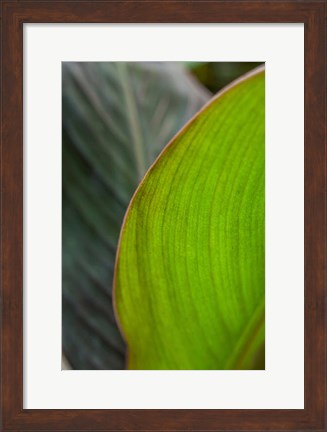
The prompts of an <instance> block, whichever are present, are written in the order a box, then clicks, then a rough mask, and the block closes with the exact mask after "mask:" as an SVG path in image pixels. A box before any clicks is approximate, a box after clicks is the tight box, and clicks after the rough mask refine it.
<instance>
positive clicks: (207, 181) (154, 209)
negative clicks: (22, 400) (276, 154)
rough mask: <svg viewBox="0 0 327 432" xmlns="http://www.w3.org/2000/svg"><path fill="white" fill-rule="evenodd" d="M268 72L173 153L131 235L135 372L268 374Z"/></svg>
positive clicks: (130, 326) (130, 223)
mask: <svg viewBox="0 0 327 432" xmlns="http://www.w3.org/2000/svg"><path fill="white" fill-rule="evenodd" d="M264 134H265V74H264V69H263V68H261V69H259V70H257V71H256V72H254V73H252V74H251V75H248V76H246V77H244V78H243V79H242V80H240V81H238V82H236V83H234V85H232V86H231V87H229V88H228V89H227V90H225V91H223V92H222V93H221V94H220V95H218V96H217V97H215V98H214V99H213V100H212V101H211V102H210V104H208V105H207V106H206V107H205V109H204V110H202V111H201V112H200V113H199V114H197V115H196V117H195V118H194V119H193V120H192V122H191V123H190V124H188V125H187V126H186V127H185V128H184V129H183V130H182V131H181V132H180V133H179V134H178V135H177V137H175V138H174V140H173V141H172V142H171V143H170V145H169V146H168V147H167V148H166V149H165V150H164V152H163V153H162V154H161V156H160V157H159V158H158V160H157V161H156V163H155V164H154V165H153V166H152V167H151V169H150V170H149V171H148V172H147V174H146V176H145V178H144V180H143V182H142V183H141V185H140V186H139V188H138V190H137V193H136V194H135V195H134V197H133V199H132V201H131V204H130V207H129V210H128V213H127V217H126V220H125V224H124V226H123V229H122V233H121V241H120V246H119V250H118V260H117V269H116V275H115V276H116V279H115V284H116V286H115V302H116V308H117V312H118V317H119V322H120V325H121V328H122V332H123V334H124V337H125V339H126V342H127V345H128V367H129V368H130V369H263V368H264V351H265V350H264V335H265V330H264V312H265V308H264V303H265V296H264V294H265V288H264V277H265V274H264V267H265V266H264V208H265V206H264V201H265V197H264V160H265V150H264V147H265V146H264Z"/></svg>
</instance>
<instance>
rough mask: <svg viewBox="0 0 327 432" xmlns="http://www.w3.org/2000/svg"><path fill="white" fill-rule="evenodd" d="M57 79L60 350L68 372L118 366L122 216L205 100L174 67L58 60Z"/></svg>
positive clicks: (197, 87)
mask: <svg viewBox="0 0 327 432" xmlns="http://www.w3.org/2000/svg"><path fill="white" fill-rule="evenodd" d="M62 73H63V94H62V97H63V116H62V118H63V176H62V178H63V238H62V244H63V248H62V250H63V258H62V260H63V275H62V282H63V312H62V317H63V327H62V328H63V335H62V336H63V351H64V353H65V355H66V357H67V360H68V361H69V363H70V365H71V367H72V368H73V369H122V368H124V365H125V344H124V342H123V340H122V338H121V335H120V333H119V330H118V328H117V323H116V320H115V317H114V314H113V309H112V297H111V288H112V277H113V268H114V260H115V253H116V245H117V241H118V236H119V231H120V227H121V223H122V220H123V216H124V213H125V211H126V208H127V205H128V203H129V200H130V198H131V196H132V194H133V192H134V191H135V189H136V187H137V185H138V183H139V181H140V179H141V178H142V176H143V174H144V173H145V171H146V169H147V168H148V167H149V165H150V164H151V163H152V162H153V160H154V159H155V157H156V156H157V155H158V153H159V152H160V151H161V149H162V148H163V146H164V145H166V143H167V142H168V141H169V140H170V139H171V137H172V136H173V135H174V134H175V133H176V132H177V131H178V130H179V129H180V128H181V127H182V126H183V125H184V124H185V122H186V121H187V120H188V119H189V118H190V117H191V116H192V115H193V114H194V113H195V112H196V111H197V110H198V109H199V108H200V107H201V106H202V105H203V104H204V102H206V101H207V99H208V98H209V93H208V92H207V91H206V90H204V89H203V87H201V86H200V85H198V84H197V83H196V82H195V81H194V80H193V78H192V77H191V76H190V75H189V74H188V73H187V71H186V70H185V69H184V68H183V67H182V66H181V65H179V64H175V63H164V64H161V63H63V68H62Z"/></svg>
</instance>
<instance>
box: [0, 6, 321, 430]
mask: <svg viewBox="0 0 327 432" xmlns="http://www.w3.org/2000/svg"><path fill="white" fill-rule="evenodd" d="M325 20H326V3H325V1H324V0H322V1H315V0H307V1H286V2H284V1H265V0H262V1H247V2H244V1H237V0H236V1H161V2H158V1H143V2H136V1H99V2H98V1H65V2H62V1H52V2H51V1H50V2H49V1H3V2H2V29H1V31H2V33H1V36H2V37H1V56H2V59H1V60H2V70H1V73H2V80H1V84H2V89H1V90H2V91H1V98H2V105H1V106H2V112H1V116H2V117H1V126H2V134H1V138H2V142H1V150H2V152H1V199H2V205H1V259H2V267H1V294H2V302H1V306H2V311H1V312H2V313H1V326H2V331H1V409H2V417H1V421H2V428H1V429H2V430H3V431H14V430H20V431H23V430H30V431H31V430H34V431H40V430H44V431H45V430H52V431H60V430H80V431H82V430H92V431H96V430H102V431H104V430H108V431H109V430H165V431H169V430H175V431H181V430H207V431H210V430H212V431H213V430H221V431H224V430H229V431H232V430H235V431H242V430H243V431H244V430H247V431H249V430H253V431H254V430H258V431H259V430H260V431H262V430H270V431H273V430H284V431H291V430H292V431H299V430H301V431H309V430H312V431H313V430H315V431H325V430H326V426H327V425H326V417H325V406H326V386H325V382H326V352H325V344H326V325H325V324H326V321H325V298H326V297H325V265H326V243H325V238H326V212H325V178H326V164H325V163H326V157H325V127H326V100H325V97H326V69H325V68H326V54H325V51H326V39H325ZM27 22H93V23H98V22H124V23H165V22H166V23H177V22H179V23H214V22H221V23H224V22H235V23H240V22H245V23H246V22H262V23H269V22H272V23H273V22H276V23H283V22H286V23H289V22H304V23H305V409H304V410H23V407H22V399H23V350H22V346H23V345H22V344H23V316H22V311H23V299H22V292H23V291H22V290H23V285H22V284H23V99H22V95H23V51H22V50H23V45H22V41H23V33H22V30H23V23H27Z"/></svg>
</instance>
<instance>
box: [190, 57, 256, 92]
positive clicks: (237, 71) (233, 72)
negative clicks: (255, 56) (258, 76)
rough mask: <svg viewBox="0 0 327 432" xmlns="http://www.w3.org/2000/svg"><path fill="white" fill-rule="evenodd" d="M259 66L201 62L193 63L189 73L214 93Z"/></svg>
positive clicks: (247, 63)
mask: <svg viewBox="0 0 327 432" xmlns="http://www.w3.org/2000/svg"><path fill="white" fill-rule="evenodd" d="M261 64H262V63H261ZM259 65H260V63H258V62H210V63H203V62H202V63H193V67H192V68H191V71H192V73H193V74H194V75H195V76H196V78H197V79H198V80H199V81H201V82H202V84H203V85H205V86H206V87H207V88H208V89H209V90H210V91H212V92H213V93H216V92H217V91H218V90H220V89H221V88H223V87H224V86H226V85H227V84H229V83H230V82H231V81H233V80H235V79H236V78H238V77H239V76H241V75H243V74H245V73H247V72H249V71H250V70H253V69H255V68H256V67H258V66H259Z"/></svg>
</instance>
